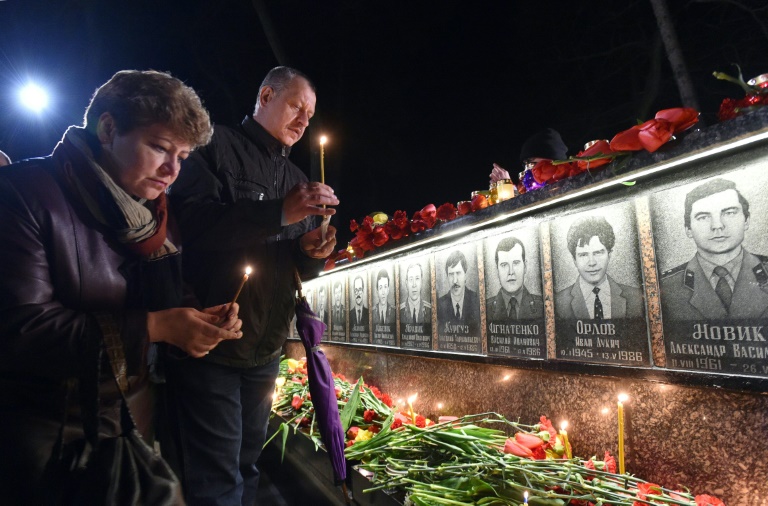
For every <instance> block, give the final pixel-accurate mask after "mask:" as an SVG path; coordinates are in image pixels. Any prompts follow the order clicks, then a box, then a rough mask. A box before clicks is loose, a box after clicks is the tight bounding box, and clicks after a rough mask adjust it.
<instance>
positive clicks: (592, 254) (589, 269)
mask: <svg viewBox="0 0 768 506" xmlns="http://www.w3.org/2000/svg"><path fill="white" fill-rule="evenodd" d="M610 259H611V253H610V252H609V251H608V249H607V248H606V247H605V246H603V243H602V242H600V239H599V238H598V237H597V236H596V235H593V236H592V238H591V239H590V240H589V243H588V244H586V245H585V246H576V258H575V260H576V268H577V269H578V270H579V275H580V276H581V277H582V278H583V279H584V281H586V282H587V283H590V284H592V285H595V286H597V285H599V284H600V283H602V282H603V280H604V279H605V276H606V274H607V273H606V271H607V269H608V261H609V260H610Z"/></svg>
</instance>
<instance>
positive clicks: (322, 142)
mask: <svg viewBox="0 0 768 506" xmlns="http://www.w3.org/2000/svg"><path fill="white" fill-rule="evenodd" d="M326 142H328V137H326V136H325V135H323V136H322V137H320V145H321V146H323V145H325V143H326Z"/></svg>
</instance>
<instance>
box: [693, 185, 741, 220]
mask: <svg viewBox="0 0 768 506" xmlns="http://www.w3.org/2000/svg"><path fill="white" fill-rule="evenodd" d="M726 190H734V191H735V192H736V195H738V197H739V204H741V210H742V211H743V212H744V219H748V218H749V202H748V201H747V199H745V198H744V196H743V195H742V194H741V192H740V191H739V190H738V188H736V183H734V182H733V181H729V180H728V179H721V178H716V179H712V180H711V181H707V182H706V183H704V184H700V185H699V186H697V187H696V188H694V189H693V190H691V191H689V192H688V193H687V194H686V196H685V217H684V220H685V228H691V210H692V209H693V203H694V202H696V201H698V200H701V199H703V198H706V197H709V196H710V195H714V194H715V193H720V192H724V191H726Z"/></svg>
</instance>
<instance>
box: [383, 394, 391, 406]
mask: <svg viewBox="0 0 768 506" xmlns="http://www.w3.org/2000/svg"><path fill="white" fill-rule="evenodd" d="M381 402H382V403H383V404H384V405H386V406H387V407H390V408H391V407H392V397H390V396H389V394H381Z"/></svg>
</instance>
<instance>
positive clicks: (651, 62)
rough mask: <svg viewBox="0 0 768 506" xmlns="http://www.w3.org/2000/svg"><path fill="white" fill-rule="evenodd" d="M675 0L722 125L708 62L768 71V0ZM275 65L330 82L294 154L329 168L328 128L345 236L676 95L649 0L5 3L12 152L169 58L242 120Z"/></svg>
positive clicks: (0, 90) (2, 82) (727, 89)
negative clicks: (34, 85) (116, 80)
mask: <svg viewBox="0 0 768 506" xmlns="http://www.w3.org/2000/svg"><path fill="white" fill-rule="evenodd" d="M667 3H668V5H669V7H670V10H671V14H672V18H673V20H674V22H675V28H676V31H677V36H678V39H679V42H680V46H681V49H682V52H683V56H684V57H685V60H686V64H687V66H688V70H689V72H690V75H691V79H692V81H693V84H694V86H695V90H696V94H697V98H698V101H699V105H700V109H701V112H702V116H701V119H702V122H703V123H704V124H711V123H714V122H715V121H716V112H717V108H718V106H719V104H720V102H721V101H722V99H723V98H726V97H734V98H739V97H741V96H742V94H743V92H742V91H741V90H740V88H738V87H737V86H735V85H733V84H729V83H725V82H722V81H718V80H716V79H715V78H714V77H712V72H713V71H716V70H717V71H724V72H728V73H730V74H735V72H736V69H735V68H734V67H733V66H732V65H731V64H732V63H737V64H739V65H741V67H742V70H743V74H744V77H745V78H750V77H754V76H755V75H758V74H762V73H766V72H768V58H767V57H766V55H768V5H766V2H765V1H764V0H740V1H739V2H733V1H730V2H729V1H721V0H698V1H697V0H690V1H677V0H667ZM259 4H261V5H263V7H264V9H265V12H266V14H267V16H262V17H260V16H259V15H258V14H257V6H258V5H259ZM470 6H471V7H470ZM265 22H266V24H267V25H268V26H271V30H272V32H271V39H270V38H269V37H268V36H267V34H266V31H265V28H264V26H265ZM270 40H271V41H272V44H270ZM278 64H287V65H291V66H294V67H296V68H298V69H300V70H302V71H304V72H305V73H307V74H308V75H309V76H310V78H311V79H312V80H313V81H314V82H315V84H316V85H317V89H318V104H317V114H316V116H315V119H314V120H313V122H312V124H311V125H310V129H309V130H308V131H307V133H306V134H305V136H304V138H303V139H302V140H301V141H300V143H299V144H297V146H296V147H295V148H294V152H293V154H292V159H293V160H294V161H295V162H296V163H297V164H298V165H299V166H300V167H302V168H303V169H305V170H306V171H307V173H308V174H311V175H314V177H315V178H317V177H318V175H319V152H318V150H319V147H318V144H317V139H318V138H319V136H320V135H321V134H326V135H328V136H329V138H330V141H329V144H328V145H327V146H326V165H325V167H326V182H327V183H328V184H331V185H332V186H333V187H334V188H335V190H336V193H337V195H338V196H339V198H340V200H341V206H340V208H339V214H338V218H334V221H335V223H336V225H337V227H338V228H339V229H340V235H341V240H342V243H344V244H345V243H346V241H347V240H348V239H349V238H350V234H349V232H348V228H347V224H348V223H349V220H350V219H351V218H358V219H359V218H360V217H362V216H364V215H365V214H368V213H370V212H372V211H384V212H387V213H390V214H391V213H392V212H394V211H395V210H397V209H403V210H406V211H408V213H409V214H412V213H413V211H416V210H417V209H420V208H421V207H422V206H423V205H425V204H427V203H430V202H431V203H434V204H436V205H440V204H441V203H443V202H449V201H450V202H454V203H455V202H456V201H458V200H466V199H468V198H469V194H470V192H471V191H473V190H478V189H486V188H487V186H488V178H487V176H488V173H489V172H490V170H491V164H492V163H493V162H497V163H499V164H501V165H502V166H504V167H507V168H508V169H511V170H510V172H518V170H519V169H518V161H517V158H518V155H519V151H520V146H521V144H522V142H523V141H524V140H525V138H526V137H527V136H528V135H530V134H531V133H534V132H535V131H537V130H540V129H541V128H544V127H547V126H551V127H553V128H555V129H557V130H558V131H560V133H561V134H562V136H563V138H564V140H565V142H566V144H567V145H568V147H569V154H576V152H578V151H579V149H580V148H581V146H582V145H583V144H584V143H585V142H587V141H590V140H593V139H597V138H608V139H610V138H611V137H612V136H613V135H614V134H615V133H617V132H619V131H621V130H624V129H626V128H629V127H630V126H632V125H633V124H634V123H635V122H636V121H637V120H638V119H640V120H645V119H649V118H650V117H652V116H653V114H654V113H655V112H656V111H657V110H659V109H664V108H668V107H676V106H680V105H681V99H680V95H679V93H678V91H677V87H676V85H675V81H674V78H673V75H672V71H671V67H670V64H669V62H668V60H667V57H666V54H665V52H664V48H663V46H662V44H661V40H660V38H659V30H658V28H657V24H656V19H655V17H654V14H653V10H652V7H651V3H650V0H635V1H632V0H629V1H624V2H617V1H615V0H592V1H589V2H562V1H557V2H555V1H546V0H539V1H536V2H523V1H512V0H504V1H502V0H497V1H494V2H485V1H479V2H473V3H471V4H470V3H468V2H428V1H413V0H412V1H409V2H401V1H389V2H382V1H370V0H368V1H366V0H363V1H360V0H346V1H320V0H305V1H299V0H279V1H277V0H274V1H268V0H263V1H262V2H259V1H258V0H219V1H214V0H187V1H185V2H172V1H164V0H131V1H114V0H56V1H53V0H48V1H42V0H0V150H3V151H5V152H6V153H8V154H9V155H10V156H11V158H13V159H14V160H17V159H21V158H26V157H32V156H42V155H47V154H49V153H50V152H51V150H52V148H53V146H54V145H55V143H56V141H57V140H58V139H59V138H60V136H61V134H62V133H63V131H64V130H65V128H66V127H67V126H68V125H70V124H80V123H81V122H82V115H83V112H84V110H85V107H86V105H87V103H88V100H89V98H90V95H91V94H92V93H93V91H94V89H95V88H96V87H97V86H99V85H100V84H102V83H103V82H105V81H106V80H107V79H109V77H110V76H111V75H112V74H113V73H114V72H116V71H118V70H121V69H126V68H136V69H150V68H151V69H157V70H167V71H170V72H171V73H172V74H174V75H175V76H177V77H179V78H181V79H182V80H184V81H185V82H187V83H188V84H190V85H191V86H193V87H194V88H195V89H196V90H198V92H199V93H200V95H201V96H202V98H203V100H204V102H205V104H206V105H207V107H208V108H209V110H210V111H211V115H212V117H213V119H214V121H215V122H217V123H223V124H234V123H237V122H239V121H240V120H241V119H242V118H243V117H244V116H245V115H246V114H249V113H250V112H251V111H252V109H253V103H254V100H255V97H256V92H257V89H258V85H259V84H260V82H261V80H262V79H263V77H264V75H265V74H266V72H267V71H268V70H269V69H270V68H272V67H274V66H276V65H278ZM29 79H34V80H36V81H37V82H39V83H42V84H44V85H46V86H47V87H49V88H50V90H51V94H52V100H53V101H52V104H51V108H50V110H49V111H47V112H46V113H44V114H43V115H41V116H39V117H38V116H33V115H30V114H29V113H27V112H25V111H23V110H22V109H21V108H20V107H19V106H18V105H17V99H16V90H17V87H18V86H19V85H20V84H22V83H24V82H26V81H28V80H29Z"/></svg>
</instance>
